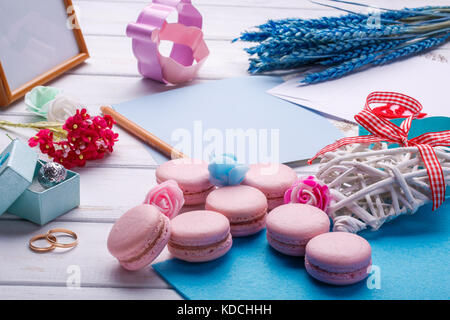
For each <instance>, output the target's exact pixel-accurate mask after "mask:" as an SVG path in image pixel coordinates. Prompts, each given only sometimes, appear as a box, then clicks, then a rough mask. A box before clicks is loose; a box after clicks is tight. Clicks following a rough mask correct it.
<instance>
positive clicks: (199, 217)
mask: <svg viewBox="0 0 450 320" xmlns="http://www.w3.org/2000/svg"><path fill="white" fill-rule="evenodd" d="M232 244H233V239H232V237H231V234H230V223H229V222H228V219H227V218H225V217H224V216H223V215H221V214H220V213H217V212H214V211H207V210H197V211H189V212H186V213H183V214H182V215H179V216H177V217H175V218H174V219H173V220H171V236H170V241H169V244H168V249H169V252H170V253H171V254H172V255H173V256H174V257H176V258H178V259H181V260H184V261H188V262H204V261H211V260H214V259H217V258H219V257H221V256H223V255H224V254H226V253H227V252H228V251H229V250H230V248H231V245H232Z"/></svg>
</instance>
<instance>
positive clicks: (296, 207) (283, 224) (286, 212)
mask: <svg viewBox="0 0 450 320" xmlns="http://www.w3.org/2000/svg"><path fill="white" fill-rule="evenodd" d="M266 225H267V240H268V241H269V244H270V245H271V246H272V247H273V248H274V249H276V250H278V251H280V252H282V253H284V254H287V255H293V256H303V255H304V254H305V246H306V244H307V243H308V241H309V240H310V239H312V238H313V237H315V236H317V235H319V234H322V233H326V232H329V231H330V219H329V218H328V216H327V214H326V213H325V212H323V211H322V210H320V209H318V208H316V207H313V206H310V205H307V204H300V203H289V204H284V205H281V206H279V207H277V208H275V209H273V210H272V211H271V212H270V213H269V214H268V216H267V219H266Z"/></svg>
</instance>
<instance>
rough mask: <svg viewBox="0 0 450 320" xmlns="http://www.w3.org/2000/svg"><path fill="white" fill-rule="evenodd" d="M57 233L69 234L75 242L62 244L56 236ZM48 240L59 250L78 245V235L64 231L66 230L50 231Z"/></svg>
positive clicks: (47, 236) (56, 229)
mask: <svg viewBox="0 0 450 320" xmlns="http://www.w3.org/2000/svg"><path fill="white" fill-rule="evenodd" d="M55 233H65V234H68V235H69V236H71V237H72V238H73V239H74V241H73V242H71V243H60V242H58V241H57V239H56V236H55V235H54V234H55ZM46 239H47V241H48V242H50V243H51V244H53V245H54V246H56V247H58V248H72V247H75V246H76V245H77V244H78V236H77V234H76V233H75V232H73V231H71V230H68V229H64V228H55V229H51V230H48V232H47V235H46Z"/></svg>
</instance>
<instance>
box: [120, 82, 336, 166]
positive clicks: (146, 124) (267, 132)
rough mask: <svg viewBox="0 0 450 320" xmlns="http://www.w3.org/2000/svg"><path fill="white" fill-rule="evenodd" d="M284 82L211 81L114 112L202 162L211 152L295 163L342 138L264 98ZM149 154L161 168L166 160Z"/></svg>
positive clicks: (309, 116) (318, 119)
mask: <svg viewBox="0 0 450 320" xmlns="http://www.w3.org/2000/svg"><path fill="white" fill-rule="evenodd" d="M281 82H282V80H281V79H280V78H276V77H268V76H253V77H242V78H232V79H225V80H219V81H211V82H208V83H205V84H198V85H192V86H187V87H183V88H179V89H173V90H170V91H167V92H163V93H159V94H153V95H150V96H146V97H142V98H139V99H137V100H133V101H129V102H125V103H121V104H119V105H114V106H113V108H114V109H115V110H117V111H118V112H120V113H121V114H123V115H124V116H125V117H127V118H129V119H130V120H132V121H134V122H136V123H137V124H138V125H140V126H141V127H143V128H144V129H146V130H148V131H149V132H151V133H153V134H154V135H156V136H157V137H159V138H161V139H162V140H163V141H165V142H167V143H169V144H170V145H172V146H174V147H175V148H177V149H179V150H180V151H182V152H183V153H185V154H187V155H188V156H190V157H195V158H203V159H204V160H209V155H210V154H211V153H213V152H215V153H216V154H222V153H223V152H229V153H234V154H236V155H237V156H238V158H239V160H241V161H242V162H247V163H251V162H267V161H275V162H281V163H286V162H294V161H298V160H304V159H309V158H310V157H312V156H314V155H315V154H316V152H317V151H318V150H319V149H320V148H321V147H323V146H325V145H327V144H329V143H332V142H333V141H335V140H336V139H339V138H341V137H342V133H340V132H339V130H338V129H337V128H336V127H335V126H334V125H333V124H332V123H331V122H330V121H329V120H327V119H326V118H324V117H322V116H321V115H319V114H317V113H314V112H311V111H309V110H306V109H304V108H301V107H299V106H297V105H295V104H293V103H290V102H287V101H284V100H282V99H279V98H276V97H274V96H272V95H270V94H268V93H266V91H267V90H268V89H270V88H272V87H274V86H275V85H277V84H279V83H281ZM230 148H231V149H230ZM149 151H150V152H151V154H152V156H153V158H154V159H155V160H156V161H157V162H158V163H162V162H164V161H167V158H166V157H164V156H163V155H161V154H160V153H158V152H157V151H156V150H154V149H152V148H150V147H149ZM267 158H269V159H267Z"/></svg>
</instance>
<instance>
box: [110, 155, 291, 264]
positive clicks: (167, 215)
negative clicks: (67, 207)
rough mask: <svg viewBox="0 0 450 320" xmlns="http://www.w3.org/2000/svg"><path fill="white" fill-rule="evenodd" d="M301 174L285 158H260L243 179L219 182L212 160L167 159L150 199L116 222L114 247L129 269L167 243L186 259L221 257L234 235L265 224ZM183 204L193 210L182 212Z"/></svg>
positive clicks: (145, 261)
mask: <svg viewBox="0 0 450 320" xmlns="http://www.w3.org/2000/svg"><path fill="white" fill-rule="evenodd" d="M296 178H297V174H296V173H295V171H294V170H292V169H291V168H289V167H287V166H285V165H283V164H266V165H258V164H257V165H252V166H251V167H250V170H249V171H248V172H247V174H246V176H245V179H244V181H243V182H242V185H235V186H225V187H220V188H218V187H216V186H215V185H213V184H212V182H211V180H210V172H209V171H208V163H206V162H204V161H201V160H195V159H176V160H171V161H167V162H165V163H163V164H162V165H160V166H159V167H158V168H157V170H156V180H157V182H158V185H157V186H156V187H155V188H153V189H152V190H150V192H149V193H148V195H147V197H146V198H145V201H144V204H143V205H140V206H137V207H135V208H132V209H131V210H129V211H128V212H126V213H125V214H124V215H123V216H122V217H121V218H120V219H119V220H118V221H117V222H116V223H115V225H114V226H113V228H112V230H111V232H110V234H109V238H108V249H109V251H110V253H111V254H112V255H113V256H114V257H116V258H117V259H118V260H119V262H120V264H121V265H122V266H123V267H124V268H126V269H129V270H137V269H140V268H142V267H145V266H146V265H148V264H150V263H151V262H152V261H153V260H154V259H155V258H156V257H157V256H158V255H159V254H160V253H161V251H162V250H163V249H164V247H165V246H166V245H167V247H168V250H169V251H170V253H171V254H172V255H173V256H175V257H177V258H179V259H182V260H185V261H189V262H202V261H210V260H213V259H217V258H219V257H221V256H223V255H224V254H225V253H227V252H228V251H229V250H230V248H231V246H232V242H233V241H232V237H242V236H248V235H252V234H255V233H257V232H259V231H261V230H262V229H264V228H265V226H266V216H267V213H268V211H269V210H270V209H272V208H274V207H276V206H277V205H280V204H282V203H283V197H284V193H285V191H286V190H287V189H288V188H289V187H290V186H291V185H292V183H293V182H294V181H295V180H296ZM183 205H184V206H185V208H188V209H187V212H185V213H183V214H181V215H178V213H179V212H180V209H181V207H182V206H183ZM193 206H196V207H193ZM199 206H200V208H199ZM202 206H203V207H202ZM189 208H192V210H191V211H189Z"/></svg>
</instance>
